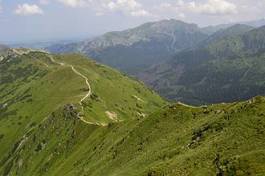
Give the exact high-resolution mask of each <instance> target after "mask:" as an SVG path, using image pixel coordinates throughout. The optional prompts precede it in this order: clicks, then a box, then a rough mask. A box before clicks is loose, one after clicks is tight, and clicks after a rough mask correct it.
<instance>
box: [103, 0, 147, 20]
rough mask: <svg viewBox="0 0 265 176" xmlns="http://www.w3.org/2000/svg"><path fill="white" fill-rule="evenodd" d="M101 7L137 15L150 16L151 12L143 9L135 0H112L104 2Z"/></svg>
mask: <svg viewBox="0 0 265 176" xmlns="http://www.w3.org/2000/svg"><path fill="white" fill-rule="evenodd" d="M103 7H104V9H105V10H109V11H113V12H116V11H120V12H123V13H124V14H127V15H131V16H135V17H139V16H150V15H151V14H150V13H149V12H148V11H147V10H145V9H144V8H143V6H142V4H140V3H139V2H138V1H136V0H112V1H109V2H104V3H103Z"/></svg>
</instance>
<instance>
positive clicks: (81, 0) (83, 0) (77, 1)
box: [58, 0, 92, 7]
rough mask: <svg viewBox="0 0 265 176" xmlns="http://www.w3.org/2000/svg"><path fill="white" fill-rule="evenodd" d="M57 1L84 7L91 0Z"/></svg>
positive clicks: (70, 5)
mask: <svg viewBox="0 0 265 176" xmlns="http://www.w3.org/2000/svg"><path fill="white" fill-rule="evenodd" d="M58 1H59V2H61V3H63V4H64V5H66V6H69V7H84V6H86V5H87V4H88V3H89V2H91V1H92V0H58Z"/></svg>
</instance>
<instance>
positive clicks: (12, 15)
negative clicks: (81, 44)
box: [0, 0, 265, 42]
mask: <svg viewBox="0 0 265 176" xmlns="http://www.w3.org/2000/svg"><path fill="white" fill-rule="evenodd" d="M264 9H265V0H0V42H21V41H34V40H36V41H37V40H56V39H72V38H84V37H89V36H94V35H98V34H101V33H104V32H107V31H112V30H122V29H126V28H128V27H134V26H136V25H139V24H141V23H144V22H147V21H156V20H160V19H169V18H174V19H179V20H183V21H186V22H190V23H197V24H199V25H200V26H206V25H215V24H221V23H230V22H239V21H250V20H257V19H262V18H264V17H265V10H264Z"/></svg>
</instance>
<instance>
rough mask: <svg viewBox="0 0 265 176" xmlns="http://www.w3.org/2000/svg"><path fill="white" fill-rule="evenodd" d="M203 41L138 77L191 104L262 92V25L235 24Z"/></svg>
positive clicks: (264, 67)
mask: <svg viewBox="0 0 265 176" xmlns="http://www.w3.org/2000/svg"><path fill="white" fill-rule="evenodd" d="M231 31H232V34H235V31H237V32H236V34H235V35H232V36H231ZM240 33H241V34H240ZM220 34H221V36H222V37H219V36H220ZM209 41H211V42H209ZM204 43H205V45H201V46H200V47H198V48H196V49H192V50H188V51H183V52H180V53H179V54H177V55H176V56H175V57H174V58H173V59H171V60H170V61H167V62H165V63H164V64H157V65H156V66H153V67H152V68H150V69H148V70H147V71H146V72H144V73H139V75H138V77H139V78H140V79H142V80H144V81H145V82H146V83H147V84H149V85H150V86H151V87H153V88H154V89H155V90H157V91H158V92H159V93H160V94H161V95H163V96H165V97H167V98H169V99H174V100H180V101H184V102H186V103H192V104H205V103H217V102H231V101H236V100H242V99H248V98H250V97H253V96H256V95H265V77H264V75H265V59H264V58H265V27H260V28H257V29H253V30H251V27H248V26H244V25H235V26H232V27H230V28H227V29H226V30H222V31H221V32H217V33H215V34H214V35H212V36H210V37H209V38H208V39H206V40H205V42H204Z"/></svg>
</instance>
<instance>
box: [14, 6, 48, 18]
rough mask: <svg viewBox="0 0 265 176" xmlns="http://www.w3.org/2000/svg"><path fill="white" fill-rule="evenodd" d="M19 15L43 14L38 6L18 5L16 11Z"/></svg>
mask: <svg viewBox="0 0 265 176" xmlns="http://www.w3.org/2000/svg"><path fill="white" fill-rule="evenodd" d="M15 13H16V14H17V15H25V16H26V15H37V14H39V15H40V14H43V11H42V9H41V8H40V7H39V6H37V5H36V4H27V3H25V4H22V5H18V6H17V9H16V10H15Z"/></svg>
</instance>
